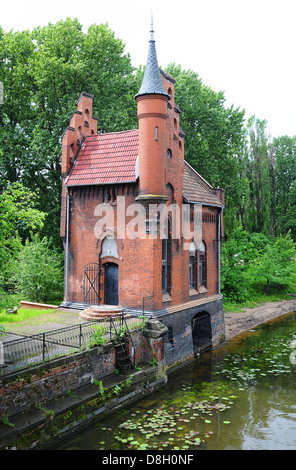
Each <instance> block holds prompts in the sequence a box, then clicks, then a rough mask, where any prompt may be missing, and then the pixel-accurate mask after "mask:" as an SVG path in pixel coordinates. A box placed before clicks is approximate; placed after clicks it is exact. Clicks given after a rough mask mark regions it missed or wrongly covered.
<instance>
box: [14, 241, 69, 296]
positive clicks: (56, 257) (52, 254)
mask: <svg viewBox="0 0 296 470" xmlns="http://www.w3.org/2000/svg"><path fill="white" fill-rule="evenodd" d="M11 270H12V272H13V275H12V277H11V280H12V282H13V281H14V282H15V290H16V292H17V294H18V295H19V296H21V297H22V298H23V299H24V300H29V301H35V302H48V301H54V300H55V301H61V299H62V296H63V282H64V278H63V255H62V254H61V253H60V252H59V251H58V250H57V249H56V248H55V247H54V246H52V240H50V239H48V238H47V237H44V238H42V239H41V238H40V236H39V234H36V235H32V241H29V239H27V240H26V242H25V244H24V245H21V247H20V251H19V254H18V256H17V258H15V260H14V261H13V262H12V267H11Z"/></svg>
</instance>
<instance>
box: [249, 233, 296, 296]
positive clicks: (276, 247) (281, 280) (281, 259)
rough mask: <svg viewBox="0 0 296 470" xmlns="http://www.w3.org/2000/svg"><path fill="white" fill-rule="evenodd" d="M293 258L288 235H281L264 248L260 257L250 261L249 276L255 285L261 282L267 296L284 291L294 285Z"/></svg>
mask: <svg viewBox="0 0 296 470" xmlns="http://www.w3.org/2000/svg"><path fill="white" fill-rule="evenodd" d="M295 256H296V248H295V244H294V242H293V240H292V238H291V236H290V233H288V234H287V235H286V236H284V237H283V236H282V235H281V236H279V237H278V238H277V239H276V240H275V241H274V242H273V243H271V244H270V245H268V246H267V247H266V250H265V251H264V253H263V254H262V256H260V257H256V258H255V259H253V260H252V263H251V266H250V274H251V276H253V279H256V280H257V283H259V282H260V281H261V280H262V281H263V286H264V290H265V291H266V293H267V294H269V293H271V292H272V291H275V290H285V289H287V288H290V287H292V286H293V285H294V283H295V277H294V276H293V274H294V271H295V268H296V263H295Z"/></svg>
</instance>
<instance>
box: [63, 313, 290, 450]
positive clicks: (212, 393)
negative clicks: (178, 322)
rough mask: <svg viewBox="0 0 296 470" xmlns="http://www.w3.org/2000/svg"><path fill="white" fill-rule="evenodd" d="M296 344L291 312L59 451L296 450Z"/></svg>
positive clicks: (180, 374)
mask: <svg viewBox="0 0 296 470" xmlns="http://www.w3.org/2000/svg"><path fill="white" fill-rule="evenodd" d="M295 339H296V314H293V313H292V314H289V315H286V316H285V317H283V318H282V319H281V320H279V321H277V322H270V323H268V324H266V325H264V326H261V327H259V328H256V330H255V331H250V332H249V333H248V334H245V335H242V336H240V337H238V338H235V339H232V340H231V341H229V342H228V343H227V344H226V345H224V346H222V347H219V348H217V349H216V350H214V351H211V352H208V353H205V354H204V355H202V356H201V357H200V358H197V359H196V360H195V361H194V362H193V363H191V364H189V365H188V366H186V367H184V368H182V369H180V370H179V371H176V372H174V373H173V374H171V375H170V376H169V381H168V384H167V386H166V387H164V388H163V389H161V390H159V391H158V392H156V393H154V394H153V395H150V396H148V397H146V398H145V399H142V400H140V401H139V402H137V403H136V404H134V405H132V406H131V407H129V408H128V409H126V410H123V411H121V412H118V413H115V414H113V415H112V416H110V417H109V418H108V419H105V420H104V421H101V422H100V423H98V424H96V425H93V426H92V427H90V428H88V429H86V430H83V431H81V432H80V433H79V434H76V435H75V437H74V438H71V440H68V441H67V442H66V441H65V442H64V443H63V444H61V445H60V446H56V447H55V448H56V449H57V448H59V449H70V448H72V449H73V448H78V449H89V450H92V449H104V450H112V449H114V450H115V449H121V450H127V449H141V448H143V447H142V446H144V448H147V449H168V450H170V449H176V448H177V449H183V448H184V449H186V448H188V449H197V448H198V449H204V450H216V449H217V450H218V449H219V450H232V449H236V450H240V449H241V450H259V449H263V450H271V449H274V450H277V449H283V450H284V449H290V450H291V449H296V405H295V386H296V372H295V371H296V365H293V364H291V362H290V360H289V357H290V354H291V348H290V346H289V345H290V343H291V341H292V340H295ZM152 423H155V424H154V429H153V431H151V424H152ZM164 423H165V424H164ZM145 446H146V447H145Z"/></svg>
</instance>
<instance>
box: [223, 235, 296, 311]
mask: <svg viewBox="0 0 296 470" xmlns="http://www.w3.org/2000/svg"><path fill="white" fill-rule="evenodd" d="M295 255H296V245H295V243H294V241H293V240H292V238H291V236H290V234H289V233H288V234H287V235H286V236H280V237H272V236H266V235H263V234H262V233H252V234H251V233H248V232H247V231H246V230H243V228H242V226H238V227H236V228H235V229H234V230H233V232H232V236H231V238H230V239H229V240H227V241H226V242H224V243H223V244H222V249H221V291H222V293H223V295H224V296H225V298H226V299H227V300H228V301H235V302H243V301H246V300H250V299H251V298H252V295H253V294H254V293H255V292H265V293H267V294H272V293H276V292H280V291H285V290H287V289H291V288H292V287H293V285H294V284H295V276H294V272H295V268H296V266H295Z"/></svg>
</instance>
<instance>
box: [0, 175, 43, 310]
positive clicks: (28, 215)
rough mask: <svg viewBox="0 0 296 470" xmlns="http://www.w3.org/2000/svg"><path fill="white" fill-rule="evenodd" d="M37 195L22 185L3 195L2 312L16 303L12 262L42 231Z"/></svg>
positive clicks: (0, 248) (0, 213)
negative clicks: (29, 239) (25, 243)
mask: <svg viewBox="0 0 296 470" xmlns="http://www.w3.org/2000/svg"><path fill="white" fill-rule="evenodd" d="M35 201H36V194H34V193H32V192H31V191H29V190H28V189H26V188H24V187H23V186H22V185H21V184H20V183H13V184H11V185H10V186H9V187H8V188H7V189H6V191H4V192H3V193H2V194H0V309H2V308H4V307H5V306H6V307H12V306H13V305H14V303H15V297H14V296H13V294H14V286H13V282H12V281H11V271H10V269H11V261H12V260H13V259H14V258H15V257H16V256H17V254H18V253H19V251H20V250H21V248H22V238H23V239H24V238H25V237H26V236H27V235H28V233H29V231H34V230H35V231H36V230H40V229H41V228H42V226H43V223H44V218H45V214H44V213H42V212H40V211H38V210H37V209H35V208H34V206H35Z"/></svg>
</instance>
